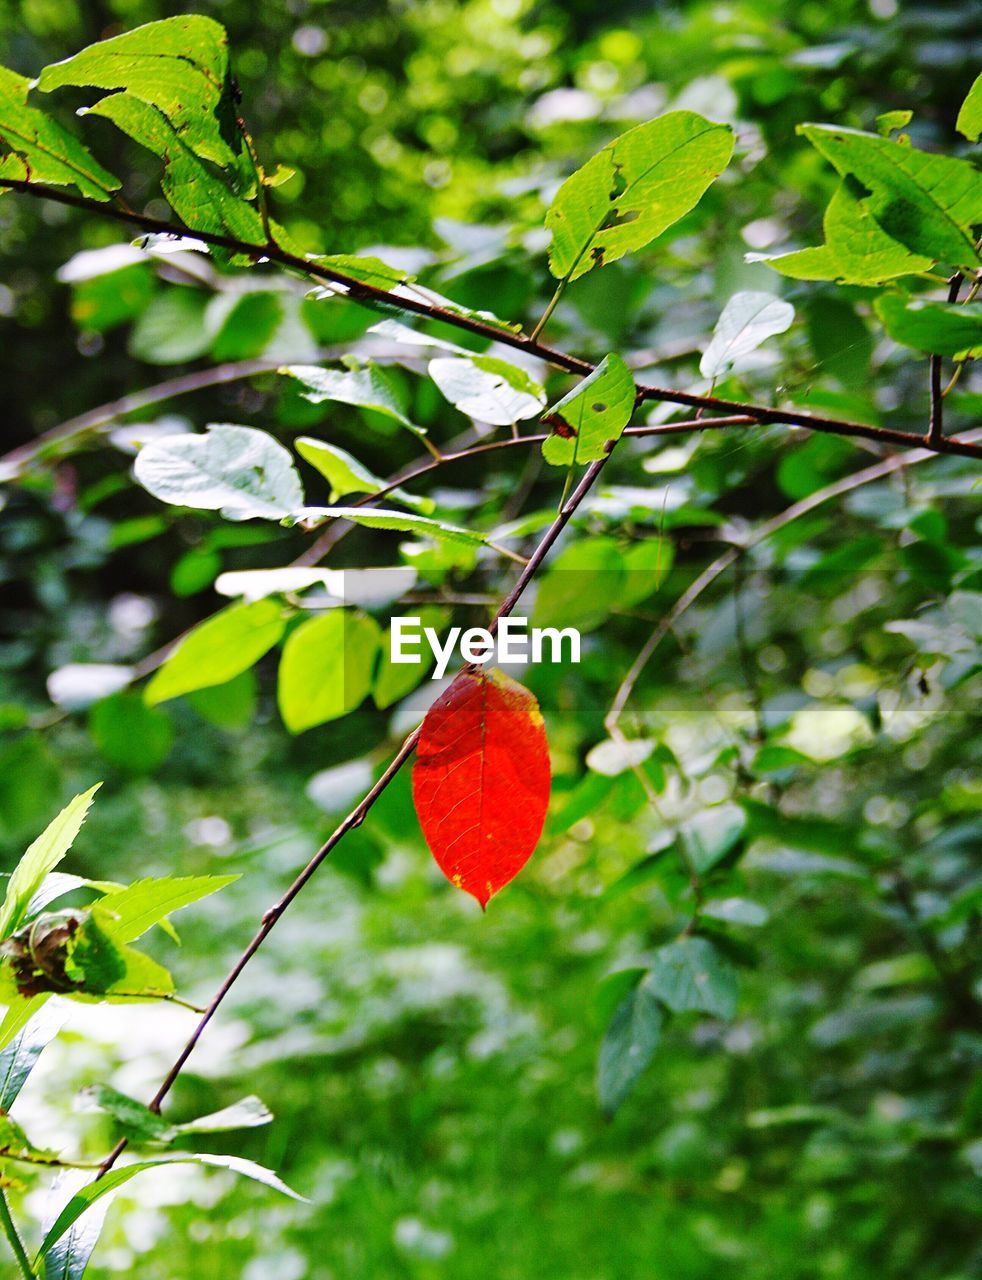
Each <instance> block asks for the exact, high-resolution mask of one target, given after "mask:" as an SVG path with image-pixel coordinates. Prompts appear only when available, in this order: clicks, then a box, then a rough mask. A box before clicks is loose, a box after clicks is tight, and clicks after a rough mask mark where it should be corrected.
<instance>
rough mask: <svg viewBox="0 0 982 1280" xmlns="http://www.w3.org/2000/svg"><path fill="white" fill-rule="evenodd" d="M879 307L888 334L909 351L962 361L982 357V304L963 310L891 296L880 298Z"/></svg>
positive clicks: (949, 305) (953, 306)
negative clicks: (923, 352)
mask: <svg viewBox="0 0 982 1280" xmlns="http://www.w3.org/2000/svg"><path fill="white" fill-rule="evenodd" d="M875 306H876V314H877V315H878V316H879V317H880V319H881V320H882V321H883V327H884V328H885V329H886V331H887V333H888V334H889V335H890V337H891V338H893V340H894V341H895V342H902V343H903V345H904V346H905V347H913V348H914V349H915V350H916V351H926V352H929V353H931V354H934V355H939V356H954V357H955V358H956V359H958V360H966V359H969V358H972V359H974V358H977V357H978V356H982V307H980V306H979V305H978V304H972V303H970V304H968V305H965V306H959V305H958V304H957V303H954V302H930V301H928V300H926V299H924V298H904V297H901V295H900V294H897V293H888V294H884V296H883V297H882V298H877V300H876V303H875Z"/></svg>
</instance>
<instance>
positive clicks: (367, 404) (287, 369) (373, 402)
mask: <svg viewBox="0 0 982 1280" xmlns="http://www.w3.org/2000/svg"><path fill="white" fill-rule="evenodd" d="M280 373H282V374H285V375H287V376H288V377H291V378H296V379H297V380H298V381H299V382H301V383H302V384H303V386H304V387H305V390H304V391H302V392H301V395H302V396H303V398H304V399H305V400H309V401H310V402H311V404H323V403H324V402H325V401H326V400H334V401H336V402H337V403H339V404H350V405H356V406H358V407H359V408H362V409H372V410H374V412H375V413H381V414H384V415H385V417H387V418H393V419H394V420H395V421H396V422H398V423H399V424H400V425H401V426H403V427H406V428H407V430H409V431H411V432H412V433H413V434H414V435H416V436H425V435H426V432H425V431H424V430H423V428H422V427H417V426H416V424H415V423H414V422H412V421H410V419H409V418H407V417H406V414H405V412H404V410H403V407H402V403H401V400H400V397H399V393H398V391H397V389H396V386H395V384H394V382H393V380H392V377H391V375H390V374H389V373H388V372H387V371H386V370H385V369H383V368H382V367H381V366H380V365H377V364H375V363H374V362H373V361H371V360H369V362H368V364H367V365H366V366H365V368H364V369H349V370H347V371H345V372H341V371H340V370H339V369H321V368H320V367H319V366H318V365H314V364H294V365H284V366H283V368H281V369H280Z"/></svg>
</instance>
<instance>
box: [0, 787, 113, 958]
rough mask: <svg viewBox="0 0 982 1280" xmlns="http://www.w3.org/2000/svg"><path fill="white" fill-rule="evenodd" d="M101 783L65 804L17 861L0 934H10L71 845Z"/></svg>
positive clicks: (1, 912) (0, 919)
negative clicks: (45, 879) (45, 878)
mask: <svg viewBox="0 0 982 1280" xmlns="http://www.w3.org/2000/svg"><path fill="white" fill-rule="evenodd" d="M101 785H102V784H101V783H96V785H95V786H94V787H90V788H89V790H88V791H85V792H83V794H82V795H79V796H76V797H75V799H74V800H72V802H71V803H70V804H68V805H66V807H65V808H64V809H62V811H61V813H59V815H58V816H57V818H55V819H54V821H53V822H51V823H50V824H49V826H48V827H47V828H46V829H45V830H44V831H43V832H42V834H41V835H39V836H38V838H37V839H36V840H35V841H34V843H33V844H32V845H31V847H30V848H29V849H28V850H27V852H26V853H25V854H24V856H23V858H21V860H20V862H19V863H18V864H17V866H16V868H15V869H14V872H13V875H11V877H10V879H9V881H8V882H7V894H6V897H5V898H4V901H3V906H2V907H0V938H7V937H9V936H10V934H12V933H13V932H14V930H15V929H16V928H17V927H18V926H19V925H20V923H21V921H22V919H23V918H24V914H25V912H26V911H27V907H28V904H29V903H30V901H31V899H32V898H33V897H34V895H35V894H36V893H37V891H38V889H40V887H41V882H42V881H43V880H44V877H45V876H46V875H47V874H48V872H49V871H53V870H54V869H55V867H56V866H57V865H58V863H59V862H61V860H62V858H64V856H65V854H66V853H67V852H68V850H69V849H70V848H71V847H72V843H73V842H74V840H75V837H76V836H77V835H78V833H79V831H80V830H81V828H82V823H83V822H84V821H85V815H86V814H87V813H88V811H89V806H90V805H91V803H92V799H93V797H94V796H95V793H96V792H97V791H98V790H99V787H100V786H101Z"/></svg>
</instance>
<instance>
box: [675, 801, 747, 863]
mask: <svg viewBox="0 0 982 1280" xmlns="http://www.w3.org/2000/svg"><path fill="white" fill-rule="evenodd" d="M746 827H747V815H746V814H745V813H744V811H743V810H742V809H741V808H740V807H739V805H735V804H718V805H712V806H710V807H709V808H706V809H702V810H700V812H699V813H697V814H696V815H695V817H693V818H690V819H689V820H688V822H685V823H683V824H682V827H681V829H680V831H681V835H682V838H683V839H684V840H685V842H686V844H687V846H688V849H689V854H690V857H691V858H692V861H693V863H694V864H695V868H696V870H697V871H698V872H699V874H700V875H704V874H705V872H707V871H709V870H711V869H712V868H713V867H715V866H716V864H717V863H718V862H722V861H723V859H724V858H726V857H727V856H728V855H729V854H731V853H732V852H733V851H734V849H736V848H737V846H738V845H739V844H740V842H741V841H742V839H743V835H744V832H745V830H746Z"/></svg>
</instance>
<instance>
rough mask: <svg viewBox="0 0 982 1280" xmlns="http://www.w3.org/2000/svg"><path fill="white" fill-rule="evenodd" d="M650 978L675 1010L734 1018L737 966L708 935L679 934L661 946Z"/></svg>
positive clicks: (656, 990) (662, 996)
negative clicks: (679, 936)
mask: <svg viewBox="0 0 982 1280" xmlns="http://www.w3.org/2000/svg"><path fill="white" fill-rule="evenodd" d="M650 982H651V987H652V990H653V991H654V993H655V994H656V995H657V997H658V999H659V1000H661V1002H662V1003H663V1004H665V1005H667V1006H668V1008H669V1009H671V1010H672V1011H673V1012H675V1013H683V1012H685V1011H686V1010H687V1009H698V1010H700V1011H701V1012H703V1013H711V1014H713V1015H714V1016H715V1017H717V1018H732V1017H733V1014H734V1013H735V1012H736V1002H737V975H736V970H735V969H734V968H733V966H732V965H731V964H730V962H729V960H727V959H726V957H725V956H723V954H722V953H721V952H720V951H719V950H718V949H717V948H716V947H715V946H713V944H712V943H711V942H709V941H708V940H707V939H706V938H680V939H678V941H676V942H670V943H668V945H667V946H664V947H659V949H658V950H657V951H656V952H655V956H654V960H653V961H652V965H651V969H650Z"/></svg>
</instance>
